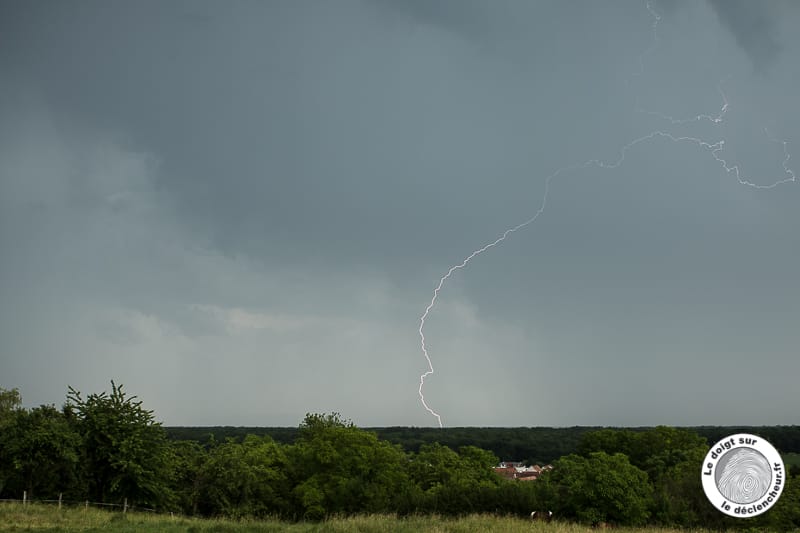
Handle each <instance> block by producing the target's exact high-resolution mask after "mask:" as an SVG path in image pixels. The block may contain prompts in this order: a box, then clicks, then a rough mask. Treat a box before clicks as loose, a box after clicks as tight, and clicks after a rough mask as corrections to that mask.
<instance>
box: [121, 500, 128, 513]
mask: <svg viewBox="0 0 800 533" xmlns="http://www.w3.org/2000/svg"><path fill="white" fill-rule="evenodd" d="M127 512H128V498H125V502H124V503H123V504H122V514H125V513H127Z"/></svg>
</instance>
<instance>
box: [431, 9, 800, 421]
mask: <svg viewBox="0 0 800 533" xmlns="http://www.w3.org/2000/svg"><path fill="white" fill-rule="evenodd" d="M645 7H646V9H647V11H648V12H649V14H650V17H651V18H652V24H651V28H652V40H651V43H650V46H649V47H648V48H647V49H646V50H645V51H644V52H642V53H641V54H640V55H639V61H638V63H639V70H638V71H637V72H634V73H633V74H632V76H636V77H638V76H641V75H643V74H644V72H645V58H646V56H647V55H649V54H650V53H652V51H653V50H654V49H655V47H656V45H657V43H658V24H659V22H660V21H661V15H660V14H659V13H658V12H657V11H656V9H655V8H654V7H653V4H652V2H650V1H648V2H647V3H646V6H645ZM729 78H730V76H729V77H728V78H726V79H723V80H722V81H720V83H719V85H718V87H717V90H718V92H719V94H720V97H721V100H722V104H721V107H720V109H719V112H718V113H717V114H715V115H711V114H699V115H695V116H693V117H688V118H674V117H672V116H670V115H667V114H664V113H662V112H660V111H650V110H645V109H642V108H641V107H640V106H639V99H638V97H637V98H636V101H635V105H634V111H635V112H637V113H642V114H646V115H650V116H654V117H656V118H658V119H660V120H663V121H665V122H667V123H669V125H671V126H681V125H686V124H690V123H695V122H703V121H707V122H710V123H711V124H713V125H719V124H721V123H723V121H724V119H725V116H726V115H727V113H728V111H729V110H730V107H731V105H730V102H729V100H728V97H727V96H726V94H725V92H724V90H723V85H724V83H725V82H726V81H728V79H729ZM630 81H631V80H628V85H629V84H630ZM764 134H765V135H766V137H767V138H768V140H769V141H770V142H773V143H776V144H780V145H781V146H782V148H783V170H784V177H783V178H782V179H779V180H776V181H773V182H772V183H758V182H756V181H754V180H753V178H751V177H747V176H746V175H745V174H744V173H743V172H742V170H741V167H740V166H739V164H732V163H729V158H727V157H726V156H725V140H724V139H719V140H715V141H708V140H704V139H702V138H700V137H692V136H685V135H680V136H679V135H675V134H673V133H670V132H669V131H663V130H655V131H651V132H650V133H647V134H646V135H642V136H641V137H637V138H635V139H633V140H631V141H630V142H628V143H627V144H625V145H623V146H622V147H621V148H620V149H619V151H618V155H617V158H616V159H613V160H609V161H606V160H602V159H588V160H586V161H584V162H582V163H574V164H571V165H567V166H564V167H561V168H559V169H557V170H556V171H555V172H553V173H552V174H550V175H548V176H547V177H546V178H545V180H544V192H543V194H542V200H541V202H540V204H539V207H538V209H537V210H536V212H534V213H533V215H532V216H530V218H528V219H527V220H525V221H524V222H521V223H519V224H517V225H516V226H513V227H510V228H508V229H506V230H505V231H503V232H502V233H501V234H500V235H499V236H498V237H497V238H495V239H494V240H493V241H491V242H488V243H487V244H484V245H483V246H481V247H479V248H477V249H475V250H474V251H472V252H471V253H470V254H469V255H467V256H466V257H464V259H462V260H461V262H460V263H457V264H455V265H453V266H451V267H450V268H449V269H448V270H447V272H446V273H445V274H444V275H443V276H442V277H441V278H440V279H439V282H438V284H437V285H436V287H435V288H434V290H433V296H432V297H431V300H430V302H429V303H428V305H427V307H425V311H424V312H423V313H422V316H421V317H420V319H419V337H420V345H421V348H422V355H423V356H424V358H425V361H426V362H427V365H428V369H427V370H426V371H425V372H423V373H422V374H421V375H420V377H419V388H418V394H419V399H420V402H421V403H422V406H423V407H424V408H425V410H426V411H427V412H428V413H429V414H430V415H432V416H433V417H434V418H436V420H437V422H438V424H439V427H444V424H443V422H442V416H441V415H440V414H439V413H438V412H436V411H435V410H434V409H433V408H431V407H430V405H428V402H427V401H426V400H425V394H424V390H423V389H424V387H425V378H427V377H428V376H431V375H433V374H434V373H435V370H434V367H433V362H432V361H431V357H430V354H429V353H428V347H427V345H426V342H425V331H424V330H425V321H426V319H427V318H428V316H429V315H430V313H431V311H432V310H433V308H434V306H435V305H436V301H437V299H438V298H439V295H440V293H441V291H442V289H443V288H444V286H445V283H446V282H447V280H448V279H450V277H452V276H453V274H455V273H456V272H457V271H458V270H461V269H463V268H465V267H466V266H467V265H468V264H469V263H470V261H472V260H473V259H475V258H476V257H477V256H479V255H480V254H482V253H484V252H486V251H488V250H490V249H491V248H494V247H496V246H498V245H500V244H501V243H503V242H504V241H505V240H506V239H507V238H509V237H510V236H511V235H512V234H514V233H516V232H518V231H519V230H522V229H524V228H526V227H527V226H530V225H531V224H533V223H534V222H536V220H537V219H538V218H539V217H540V216H541V215H542V214H543V213H544V212H545V209H546V208H547V199H548V195H549V193H550V187H551V183H552V181H553V180H554V179H556V178H558V177H559V176H560V175H562V174H565V173H569V172H575V171H579V170H582V169H588V168H598V169H606V170H609V169H615V168H618V167H620V166H621V165H622V164H623V163H624V162H625V158H626V155H627V153H628V152H629V151H630V150H631V149H633V148H635V147H636V146H637V145H639V144H642V143H645V142H650V141H654V140H656V139H662V140H666V141H670V142H672V143H685V144H690V145H695V146H697V147H698V148H699V149H701V150H705V151H706V152H708V153H709V154H710V155H711V157H712V158H713V159H714V160H715V161H716V162H717V163H718V164H719V165H720V166H721V168H722V169H723V170H724V171H725V172H726V173H727V174H729V175H733V177H735V178H736V180H737V181H738V182H739V184H740V185H744V186H747V187H751V188H753V189H762V190H763V189H774V188H775V187H778V186H780V185H783V184H787V183H794V182H796V181H797V176H796V174H795V173H794V171H793V170H792V169H791V168H790V167H789V161H790V159H791V154H790V152H789V141H786V140H780V139H778V138H775V137H774V136H773V135H772V134H771V133H770V132H769V131H768V130H767V129H766V128H765V129H764Z"/></svg>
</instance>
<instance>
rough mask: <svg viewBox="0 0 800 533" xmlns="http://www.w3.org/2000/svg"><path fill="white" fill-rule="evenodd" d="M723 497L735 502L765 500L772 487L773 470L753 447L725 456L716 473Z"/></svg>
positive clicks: (733, 451)
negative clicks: (764, 497)
mask: <svg viewBox="0 0 800 533" xmlns="http://www.w3.org/2000/svg"><path fill="white" fill-rule="evenodd" d="M716 481H717V488H718V489H719V492H720V494H722V495H723V496H725V497H726V498H727V499H728V500H730V501H732V502H735V503H741V504H745V503H752V502H754V501H757V500H759V499H761V497H762V496H764V495H765V494H766V493H767V491H768V490H769V487H770V485H771V484H772V468H771V467H770V464H769V462H768V461H767V459H766V457H764V456H763V455H761V453H760V452H758V451H756V450H754V449H753V448H736V449H734V450H731V451H729V452H728V453H726V454H725V455H723V456H722V457H721V458H720V460H719V465H718V466H717V472H716Z"/></svg>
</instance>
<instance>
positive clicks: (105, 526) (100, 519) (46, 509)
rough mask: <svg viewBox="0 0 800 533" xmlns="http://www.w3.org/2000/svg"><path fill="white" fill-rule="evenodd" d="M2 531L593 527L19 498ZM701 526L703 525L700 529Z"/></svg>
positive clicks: (560, 532)
mask: <svg viewBox="0 0 800 533" xmlns="http://www.w3.org/2000/svg"><path fill="white" fill-rule="evenodd" d="M0 531H68V532H69V531H81V532H92V531H120V532H123V533H126V532H130V533H133V532H140V531H141V532H165V533H178V532H184V533H201V532H221V533H245V532H248V533H249V532H263V531H266V532H269V531H288V532H290V533H306V532H320V533H323V532H336V533H354V532H358V533H372V532H375V533H378V532H381V533H382V532H386V533H389V532H392V533H394V532H399V533H412V532H413V533H416V532H431V533H433V532H435V533H445V532H447V533H450V532H452V533H473V532H474V533H478V532H483V531H503V532H506V531H507V532H510V533H515V532H523V531H524V532H526V533H527V532H531V531H534V532H536V531H541V532H551V533H579V532H580V533H585V532H587V531H593V530H592V529H590V528H588V527H586V526H579V525H575V524H561V523H558V522H553V523H550V524H545V523H540V522H537V523H532V522H531V521H530V520H525V519H521V518H502V517H496V516H487V515H476V516H469V517H466V518H459V519H448V518H440V517H435V516H433V517H431V516H417V517H409V518H397V517H394V516H386V515H376V516H357V517H352V518H335V519H331V520H327V521H325V522H320V523H296V524H293V523H288V522H281V521H278V520H243V521H233V520H210V519H209V520H204V519H198V518H183V517H170V516H169V515H156V514H150V513H138V512H137V513H127V514H122V513H121V512H119V511H106V510H102V509H92V508H90V509H88V510H87V509H83V508H82V507H78V508H68V507H65V508H63V509H61V510H59V509H58V507H56V506H55V505H49V504H30V505H27V506H24V507H23V505H22V504H19V503H1V504H0ZM614 531H620V532H646V533H687V530H683V531H681V530H675V529H661V528H640V529H632V528H631V529H629V528H618V529H615V530H614ZM697 531H700V530H697Z"/></svg>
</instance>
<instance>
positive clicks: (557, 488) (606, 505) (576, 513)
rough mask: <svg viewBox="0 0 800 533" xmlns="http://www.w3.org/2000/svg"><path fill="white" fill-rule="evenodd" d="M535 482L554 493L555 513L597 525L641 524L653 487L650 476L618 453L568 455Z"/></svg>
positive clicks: (647, 514)
mask: <svg viewBox="0 0 800 533" xmlns="http://www.w3.org/2000/svg"><path fill="white" fill-rule="evenodd" d="M553 467H554V468H553V470H552V471H550V472H547V473H546V474H544V475H543V476H542V477H541V478H540V479H539V480H537V481H536V483H543V484H544V485H545V486H544V487H543V489H544V490H550V491H552V495H553V500H552V503H551V505H552V507H553V511H555V512H557V513H558V514H559V515H561V516H565V517H574V518H577V519H578V520H579V521H581V522H586V523H591V524H596V523H599V522H612V523H617V524H630V525H638V524H642V523H644V522H645V521H646V520H647V518H648V516H649V511H648V507H649V505H650V497H651V493H652V488H651V486H650V484H649V482H648V479H647V474H645V473H644V472H643V471H641V470H639V469H638V468H636V467H635V466H633V465H632V464H630V462H629V461H628V458H627V456H625V455H623V454H621V453H618V454H614V455H608V454H607V453H605V452H592V453H590V454H589V455H588V457H583V456H580V455H574V454H573V455H568V456H566V457H562V458H561V459H559V460H558V461H556V462H555V463H554V465H553Z"/></svg>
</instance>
